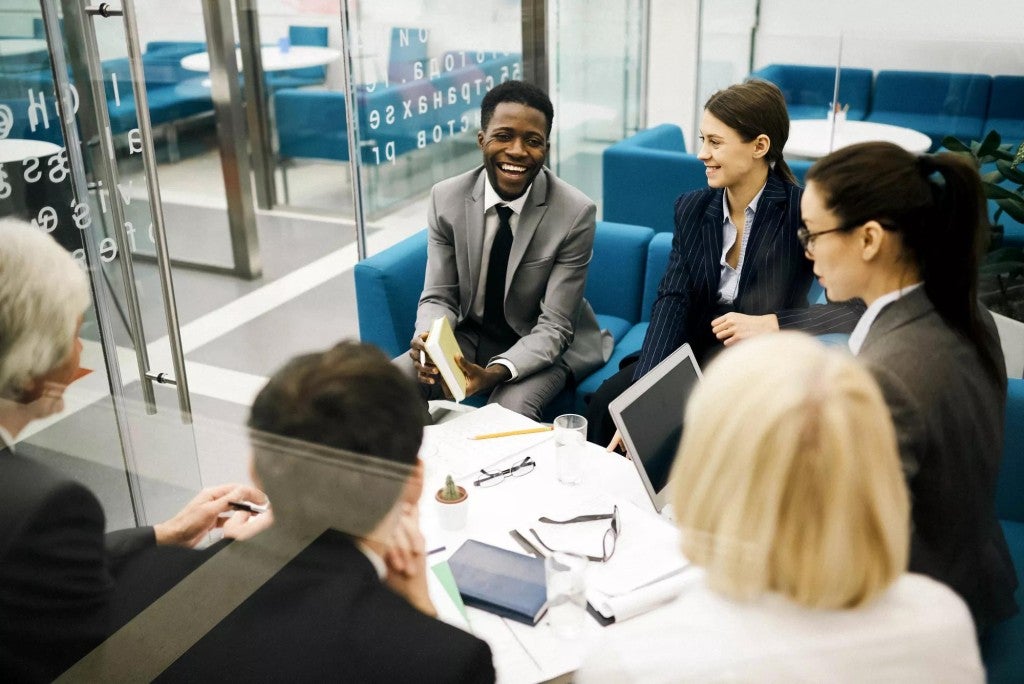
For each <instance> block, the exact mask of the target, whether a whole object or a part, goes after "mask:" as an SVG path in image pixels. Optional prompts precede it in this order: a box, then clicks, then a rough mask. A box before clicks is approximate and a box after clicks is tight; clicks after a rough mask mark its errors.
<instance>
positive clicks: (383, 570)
mask: <svg viewBox="0 0 1024 684" xmlns="http://www.w3.org/2000/svg"><path fill="white" fill-rule="evenodd" d="M356 548H357V549H359V550H360V551H362V552H363V555H364V556H366V558H367V560H369V561H370V563H371V564H372V565H373V569H374V570H375V571H376V572H377V577H379V578H380V581H381V582H383V581H384V580H385V579H386V578H387V576H388V566H387V563H385V562H384V559H383V558H381V557H380V554H379V553H377V552H376V551H374V550H373V549H371V548H370V547H369V546H367V545H366V544H365V543H364V542H362V541H359V540H357V541H356Z"/></svg>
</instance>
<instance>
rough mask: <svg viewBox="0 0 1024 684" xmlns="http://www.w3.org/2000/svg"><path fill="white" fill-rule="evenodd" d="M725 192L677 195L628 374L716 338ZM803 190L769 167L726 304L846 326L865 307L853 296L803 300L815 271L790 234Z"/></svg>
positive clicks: (789, 321)
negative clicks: (671, 229)
mask: <svg viewBox="0 0 1024 684" xmlns="http://www.w3.org/2000/svg"><path fill="white" fill-rule="evenodd" d="M724 192H725V190H723V189H716V188H703V189H701V190H695V191H693V192H689V193H686V194H684V195H682V196H680V197H679V199H677V200H676V207H675V215H676V229H675V234H674V235H673V237H672V253H671V255H670V256H669V262H668V268H667V269H666V270H665V275H664V276H663V277H662V279H661V284H660V285H659V286H658V298H657V299H656V300H655V301H654V307H653V309H652V310H651V324H650V327H648V329H647V336H646V337H645V338H644V344H643V349H642V350H641V352H640V361H639V363H638V364H637V367H636V371H635V373H634V376H633V377H634V379H636V378H639V377H641V376H642V375H643V374H644V373H646V372H647V371H649V370H650V369H651V368H653V367H654V366H656V365H658V363H659V362H661V361H662V360H663V359H664V358H665V357H666V356H668V355H669V354H671V353H672V352H673V351H675V350H676V349H677V348H678V347H679V346H680V345H682V344H683V343H686V342H689V343H690V346H691V347H693V351H694V354H695V355H696V356H697V359H698V360H700V361H703V360H704V359H706V357H707V355H708V353H709V352H711V351H713V350H715V349H717V348H718V347H720V346H721V343H720V342H718V340H717V339H716V338H715V336H714V334H713V333H712V332H711V321H712V320H714V319H715V318H716V317H717V316H718V315H720V311H721V309H720V307H719V306H718V304H717V301H718V284H719V280H720V278H721V271H720V268H721V267H720V264H721V259H722V247H723V237H722V223H723V222H724V221H725V216H724V215H723V213H722V193H724ZM802 192H803V191H802V190H801V189H800V188H799V187H797V186H795V185H792V184H790V183H787V182H786V181H784V180H782V179H781V178H779V177H778V176H777V175H775V174H774V173H769V174H768V182H767V183H766V185H765V188H764V192H763V193H762V195H761V200H760V201H759V202H758V204H757V211H756V212H755V214H754V220H753V221H752V222H751V225H749V226H747V230H749V231H750V232H749V234H748V235H747V238H746V239H747V248H746V254H745V256H744V258H743V270H742V271H741V272H740V284H739V290H738V291H737V293H736V299H735V301H734V302H733V305H732V310H734V311H737V312H739V313H743V314H749V315H754V316H758V315H764V314H769V313H774V314H776V315H777V316H778V318H779V327H780V328H790V329H796V330H803V331H805V332H808V333H812V334H822V333H832V332H850V331H852V330H853V327H854V326H855V325H856V324H857V321H858V320H859V319H860V316H861V314H863V313H864V305H863V303H862V302H860V300H855V301H854V302H850V303H843V304H819V305H814V306H808V305H807V292H808V291H809V290H810V287H811V281H812V279H813V278H814V272H813V265H812V263H811V261H809V260H808V259H807V258H806V257H805V256H804V249H803V247H801V246H800V241H799V240H798V239H797V236H796V232H797V229H798V228H799V227H800V195H801V193H802Z"/></svg>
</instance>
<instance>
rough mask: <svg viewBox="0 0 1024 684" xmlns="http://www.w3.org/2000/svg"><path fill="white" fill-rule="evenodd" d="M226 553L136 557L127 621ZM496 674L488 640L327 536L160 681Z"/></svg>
mask: <svg viewBox="0 0 1024 684" xmlns="http://www.w3.org/2000/svg"><path fill="white" fill-rule="evenodd" d="M272 531H273V530H272ZM272 531H271V532H272ZM266 534H268V533H264V534H263V535H260V537H263V536H264V535H266ZM258 539H259V538H257V540H258ZM257 540H253V541H250V542H235V543H236V544H238V543H242V544H249V545H252V544H254V543H258V541H257ZM225 546H227V545H226V544H223V543H222V544H220V545H217V546H215V547H211V549H208V550H206V551H201V552H200V551H190V550H188V549H179V548H168V547H156V548H154V549H151V550H149V551H146V552H145V553H141V554H137V555H136V556H134V557H132V558H131V559H130V560H129V561H128V562H127V563H126V564H125V567H124V572H123V573H122V575H121V577H120V578H119V581H118V591H117V593H118V596H117V600H116V602H117V605H118V607H117V609H116V610H115V612H116V614H117V617H116V619H117V620H118V622H123V621H125V620H127V619H129V618H131V617H133V616H134V615H135V614H136V613H137V612H138V610H140V609H141V608H144V607H145V605H146V604H147V603H148V602H149V601H151V600H152V599H155V598H157V597H158V596H159V593H160V592H159V591H154V589H155V588H156V587H157V586H159V585H160V583H161V582H162V583H163V586H162V587H161V591H162V590H163V589H168V588H170V587H171V586H173V583H174V582H175V581H177V580H178V579H180V578H182V577H184V576H185V575H187V574H188V573H189V572H191V571H192V570H194V569H195V568H196V567H198V566H199V565H201V564H202V563H203V562H205V561H207V560H209V559H211V558H214V556H215V555H216V554H217V553H221V552H222V551H224V550H227V549H225V548H224V547H225ZM231 574H233V573H230V572H228V573H225V575H224V576H223V581H224V582H225V583H230V582H231V581H232V579H231ZM183 609H186V610H187V609H188V608H187V607H184V608H183ZM494 676H495V674H494V667H493V665H492V664H491V652H490V648H489V647H488V646H487V644H486V643H484V642H483V641H481V640H479V639H477V638H476V637H474V636H472V635H470V634H467V633H466V632H463V631H462V630H460V629H457V628H455V627H452V626H450V625H447V624H445V623H443V622H440V621H439V620H435V619H434V618H431V617H428V616H426V615H424V614H423V613H421V612H419V611H418V610H416V609H415V608H413V607H412V606H411V605H410V604H409V603H408V602H407V601H406V600H405V599H404V598H402V597H400V596H398V595H397V594H395V593H393V592H392V591H391V590H390V589H388V588H387V587H386V586H385V585H384V584H383V583H382V582H381V581H380V579H379V578H378V577H377V573H376V570H375V569H374V567H373V565H372V564H371V563H370V561H369V560H368V559H367V558H366V556H365V555H363V553H362V552H361V551H360V550H359V549H358V548H357V547H356V546H355V544H354V543H353V542H352V541H351V540H350V539H349V538H348V537H346V536H345V535H343V534H341V533H339V532H335V531H327V532H325V533H324V534H323V535H321V536H320V537H319V538H318V539H317V540H316V541H314V542H313V543H312V544H310V545H309V546H308V547H307V548H306V549H305V550H303V551H301V552H300V553H299V554H298V555H297V556H296V557H295V558H294V559H292V560H291V561H290V562H289V563H288V564H287V565H285V566H284V568H283V569H281V570H280V571H278V572H277V573H276V574H274V575H273V576H272V577H271V578H270V579H269V580H268V581H267V582H266V583H265V584H263V585H262V586H261V587H260V588H259V589H257V590H256V591H255V592H254V593H253V594H252V595H250V596H249V597H248V598H247V599H245V600H244V601H243V602H242V603H241V605H238V606H237V607H236V608H234V610H232V611H231V612H230V613H228V615H227V616H226V617H225V618H224V619H223V620H221V622H220V623H219V624H217V625H216V627H214V628H213V629H212V630H211V631H210V632H209V633H207V634H206V635H205V636H203V637H202V638H201V639H199V640H198V641H197V642H196V643H195V644H194V645H193V646H192V648H191V649H189V650H188V651H187V652H185V653H184V655H182V656H181V657H180V658H179V659H178V660H176V661H175V662H174V663H173V664H172V665H171V666H170V667H169V668H168V669H167V670H165V671H164V673H163V675H161V677H160V679H161V680H168V681H178V680H192V681H232V682H234V681H237V682H245V683H247V684H248V683H251V682H253V681H345V682H413V681H415V682H453V683H456V682H459V683H461V682H493V681H494Z"/></svg>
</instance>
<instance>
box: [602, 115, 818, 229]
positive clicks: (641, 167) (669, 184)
mask: <svg viewBox="0 0 1024 684" xmlns="http://www.w3.org/2000/svg"><path fill="white" fill-rule="evenodd" d="M601 163H602V167H603V168H602V170H603V192H604V196H603V211H602V214H601V215H602V218H604V220H605V221H617V222H620V223H632V224H638V225H642V226H651V227H652V228H654V230H656V231H658V232H672V231H673V230H674V229H675V216H674V213H673V209H674V207H675V203H676V198H678V197H679V195H681V194H683V193H684V192H689V191H691V190H697V189H700V188H703V187H706V186H707V176H706V175H705V173H704V162H702V161H701V160H700V159H697V156H696V155H693V154H687V152H686V142H685V141H684V139H683V131H682V129H680V128H679V126H675V125H673V124H662V125H660V126H655V127H653V128H648V129H647V130H643V131H639V132H638V133H636V134H635V135H633V136H631V137H629V138H626V139H625V140H620V141H619V142H617V143H615V144H614V145H610V146H608V147H607V148H605V150H604V153H603V155H602V161H601ZM789 166H790V168H791V169H792V170H793V174H794V175H795V176H796V177H797V180H798V181H800V182H803V178H804V175H805V174H806V173H807V169H809V168H810V166H811V163H810V162H808V161H803V160H793V161H790V162H789Z"/></svg>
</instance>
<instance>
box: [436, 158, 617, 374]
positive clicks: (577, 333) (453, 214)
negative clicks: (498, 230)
mask: <svg viewBox="0 0 1024 684" xmlns="http://www.w3.org/2000/svg"><path fill="white" fill-rule="evenodd" d="M486 182H487V174H486V173H485V172H484V170H483V167H482V166H481V167H477V168H476V169H473V170H472V171H469V172H467V173H464V174H461V175H459V176H455V177H453V178H449V179H447V180H444V181H441V182H440V183H438V184H437V185H435V186H434V188H433V190H432V191H431V193H430V209H429V211H428V213H427V220H428V223H429V229H428V234H427V272H426V278H425V280H424V284H423V294H422V295H421V296H420V302H419V307H418V308H417V310H416V330H417V331H419V332H422V331H425V330H430V324H431V323H432V322H433V321H434V319H436V318H438V317H440V316H447V317H448V320H449V321H450V322H451V324H452V327H456V326H458V325H459V324H460V323H462V322H463V321H464V320H465V319H466V318H467V317H469V315H470V313H471V311H472V307H473V299H474V297H475V296H476V292H477V288H478V285H479V280H480V268H481V264H482V263H483V260H484V254H483V243H484V239H483V238H484V210H483V203H484V185H485V184H486ZM595 213H596V208H595V206H594V203H593V202H592V201H591V200H590V199H589V198H588V197H587V196H586V195H584V194H583V193H582V192H580V191H579V190H577V189H576V188H574V187H572V186H571V185H569V184H568V183H565V182H563V181H561V180H559V179H558V178H557V177H556V176H555V174H553V173H551V171H550V170H548V169H547V168H544V169H542V170H541V172H540V173H539V174H537V177H536V178H534V180H533V186H532V187H531V188H530V194H529V195H528V196H527V199H526V204H525V205H524V206H523V212H522V214H521V215H520V217H519V224H518V227H517V228H516V232H515V241H514V242H513V243H512V252H511V254H510V255H509V260H508V273H507V275H506V279H505V318H506V320H507V321H508V324H509V325H510V326H511V327H512V329H513V330H514V331H515V332H516V334H518V335H519V336H520V339H519V340H518V341H517V342H516V343H515V344H513V345H512V347H511V348H509V349H508V350H507V351H505V352H504V353H503V354H502V355H501V356H502V358H505V359H508V360H509V361H511V362H512V363H513V364H514V365H515V367H516V370H517V371H518V372H519V374H520V376H522V377H526V376H528V375H532V374H533V373H536V372H537V371H539V370H542V369H545V368H548V367H550V366H551V365H552V364H554V363H555V362H556V361H557V360H558V359H559V358H562V359H563V360H564V361H565V363H566V365H568V366H569V369H570V370H571V371H572V372H573V374H574V375H575V376H576V377H577V378H582V377H585V376H586V375H587V374H588V373H590V372H591V371H593V370H595V369H596V368H598V367H599V366H600V365H601V364H603V363H604V361H605V359H604V345H603V335H602V333H601V330H600V328H599V327H598V325H597V317H596V316H595V315H594V311H593V309H592V308H591V307H590V304H589V303H588V302H587V300H586V299H584V297H583V290H584V287H585V286H586V282H587V267H588V266H589V265H590V258H591V255H592V253H593V246H594V230H595V228H594V226H595V224H594V216H595Z"/></svg>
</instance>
